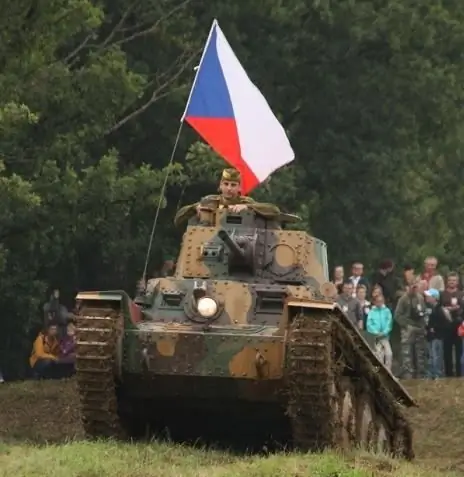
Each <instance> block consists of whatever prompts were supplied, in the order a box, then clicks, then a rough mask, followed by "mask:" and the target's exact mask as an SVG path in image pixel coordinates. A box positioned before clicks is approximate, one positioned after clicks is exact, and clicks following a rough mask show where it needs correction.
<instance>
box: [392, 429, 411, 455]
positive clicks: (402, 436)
mask: <svg viewBox="0 0 464 477" xmlns="http://www.w3.org/2000/svg"><path fill="white" fill-rule="evenodd" d="M392 443H393V449H392V451H393V455H394V456H395V457H400V458H406V459H409V460H411V459H414V451H413V450H412V435H411V432H410V431H409V429H408V428H407V427H406V425H405V423H402V422H401V423H397V425H396V429H395V431H394V433H393V439H392Z"/></svg>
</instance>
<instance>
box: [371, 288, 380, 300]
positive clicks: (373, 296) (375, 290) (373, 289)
mask: <svg viewBox="0 0 464 477" xmlns="http://www.w3.org/2000/svg"><path fill="white" fill-rule="evenodd" d="M377 295H382V287H381V286H380V285H374V286H373V288H372V293H371V302H373V301H374V298H375V297H376V296H377Z"/></svg>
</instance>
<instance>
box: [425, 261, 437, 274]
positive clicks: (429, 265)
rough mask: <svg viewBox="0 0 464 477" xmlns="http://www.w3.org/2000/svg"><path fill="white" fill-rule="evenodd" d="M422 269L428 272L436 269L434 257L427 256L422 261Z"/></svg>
mask: <svg viewBox="0 0 464 477" xmlns="http://www.w3.org/2000/svg"><path fill="white" fill-rule="evenodd" d="M424 269H425V271H426V272H428V273H433V272H435V270H436V269H437V260H436V259H435V258H427V259H426V260H425V262H424Z"/></svg>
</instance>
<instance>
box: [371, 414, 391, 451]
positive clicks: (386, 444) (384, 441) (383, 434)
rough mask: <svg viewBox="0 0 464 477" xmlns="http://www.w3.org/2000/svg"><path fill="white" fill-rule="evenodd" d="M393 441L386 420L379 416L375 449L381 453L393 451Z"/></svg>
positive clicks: (376, 426)
mask: <svg viewBox="0 0 464 477" xmlns="http://www.w3.org/2000/svg"><path fill="white" fill-rule="evenodd" d="M391 449H392V448H391V441H390V436H389V433H388V429H387V425H386V424H385V421H384V420H383V419H382V418H381V417H379V418H378V419H377V422H376V425H375V449H374V450H375V451H376V452H378V453H381V454H390V453H391Z"/></svg>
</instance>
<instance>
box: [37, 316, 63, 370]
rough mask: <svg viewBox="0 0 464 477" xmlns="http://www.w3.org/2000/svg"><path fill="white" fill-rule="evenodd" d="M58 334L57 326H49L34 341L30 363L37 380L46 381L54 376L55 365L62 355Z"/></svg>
mask: <svg viewBox="0 0 464 477" xmlns="http://www.w3.org/2000/svg"><path fill="white" fill-rule="evenodd" d="M57 333H58V329H57V326H56V325H55V324H48V325H47V326H46V327H45V329H44V331H42V332H40V333H39V334H38V336H37V338H36V339H35V341H34V344H33V346H32V353H31V357H30V359H29V363H30V365H31V368H32V371H33V373H34V375H35V376H36V377H37V378H42V379H46V378H51V377H53V375H54V364H55V363H56V361H57V360H58V356H59V353H60V343H59V341H58V338H57Z"/></svg>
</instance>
